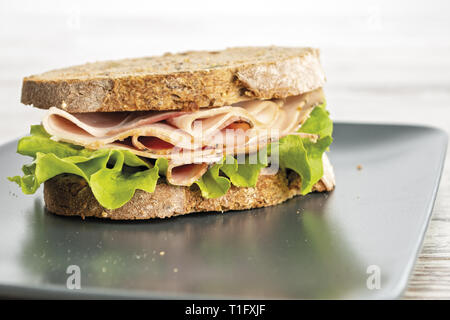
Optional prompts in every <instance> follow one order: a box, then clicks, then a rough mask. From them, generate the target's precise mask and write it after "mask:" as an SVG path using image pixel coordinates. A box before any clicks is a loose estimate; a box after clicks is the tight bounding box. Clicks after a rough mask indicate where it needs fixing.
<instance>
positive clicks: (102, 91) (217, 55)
mask: <svg viewBox="0 0 450 320" xmlns="http://www.w3.org/2000/svg"><path fill="white" fill-rule="evenodd" d="M324 82H325V75H324V72H323V69H322V66H321V64H320V59H319V50H318V49H313V48H282V47H274V46H272V47H239V48H229V49H226V50H222V51H189V52H183V53H177V54H170V53H167V54H165V55H163V56H155V57H145V58H135V59H124V60H117V61H104V62H95V63H87V64H84V65H80V66H74V67H69V68H65V69H59V70H53V71H49V72H46V73H42V74H39V75H33V76H30V77H26V78H24V80H23V86H22V98H21V101H22V103H24V104H30V105H33V106H34V107H37V108H42V109H48V108H50V107H57V108H61V109H64V110H65V111H67V112H70V113H81V112H109V111H141V110H187V111H192V110H198V109H199V108H202V107H218V106H223V105H229V104H232V103H236V102H239V101H244V100H248V99H272V98H285V97H288V96H292V95H298V94H302V93H305V92H309V91H312V90H315V89H317V88H320V87H322V86H323V84H324Z"/></svg>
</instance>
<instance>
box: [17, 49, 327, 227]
mask: <svg viewBox="0 0 450 320" xmlns="http://www.w3.org/2000/svg"><path fill="white" fill-rule="evenodd" d="M324 83H325V75H324V71H323V69H322V66H321V63H320V57H319V50H317V49H313V48H282V47H275V46H272V47H239V48H229V49H226V50H222V51H190V52H183V53H177V54H171V53H166V54H164V55H162V56H153V57H144V58H134V59H123V60H117V61H103V62H95V63H87V64H84V65H79V66H73V67H69V68H65V69H59V70H53V71H49V72H46V73H42V74H39V75H33V76H30V77H26V78H24V80H23V86H22V96H21V102H22V103H24V104H26V105H33V106H34V107H36V108H41V109H47V112H46V115H45V116H44V118H43V120H42V122H41V124H39V125H33V126H31V130H30V135H28V136H25V137H23V138H22V139H20V140H19V142H18V146H17V152H18V153H19V154H21V155H24V156H28V157H30V162H29V163H28V164H26V165H24V166H23V167H22V171H23V175H21V176H19V175H18V176H14V177H10V178H9V179H10V180H11V181H13V182H16V183H17V184H18V185H19V186H20V187H21V189H22V191H23V193H25V194H33V193H35V192H36V191H37V189H38V188H39V186H40V185H41V184H43V185H44V191H43V192H44V200H45V206H46V208H47V210H48V211H49V212H52V213H55V214H58V215H68V216H81V217H82V218H83V219H84V218H85V217H98V218H108V219H117V220H133V219H151V218H168V217H173V216H177V215H183V214H187V213H193V212H209V211H220V212H223V211H228V210H244V209H252V208H258V207H265V206H272V205H277V204H280V203H281V202H284V201H286V200H288V199H290V198H292V197H294V196H305V195H306V194H308V193H310V192H326V191H331V190H333V189H334V187H335V178H334V173H333V168H332V166H331V164H330V162H329V159H328V157H327V155H326V152H327V151H328V150H329V147H330V144H331V143H332V141H333V139H332V131H333V123H332V121H331V119H330V117H329V112H328V111H327V109H326V101H325V97H324V94H323V90H322V87H323V85H324Z"/></svg>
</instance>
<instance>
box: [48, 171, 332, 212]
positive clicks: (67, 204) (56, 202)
mask: <svg viewBox="0 0 450 320" xmlns="http://www.w3.org/2000/svg"><path fill="white" fill-rule="evenodd" d="M331 189H332V188H331ZM331 189H330V188H329V190H327V188H326V186H325V184H324V183H322V182H321V181H319V182H318V183H316V184H315V185H314V187H313V191H318V192H322V191H331ZM299 194H300V178H299V176H298V175H297V174H296V173H294V172H292V171H291V172H289V173H286V172H285V171H284V170H280V171H279V172H278V173H277V174H276V175H261V176H260V177H259V179H258V182H257V184H256V186H255V187H254V188H238V187H235V186H232V187H231V188H230V190H229V191H228V193H227V194H225V195H224V196H222V197H219V198H216V199H205V198H203V197H202V196H201V193H200V190H199V189H198V188H197V187H196V186H195V185H194V186H192V187H180V186H172V185H168V184H167V183H165V182H164V181H161V180H160V182H159V183H158V184H157V186H156V189H155V191H154V192H153V193H148V192H145V191H142V190H137V191H136V193H135V195H134V196H133V198H132V199H131V200H130V201H129V202H127V203H126V204H125V205H124V206H122V207H120V208H118V209H114V210H108V209H105V208H103V207H102V206H101V205H100V204H99V203H98V201H97V200H96V199H95V197H94V195H93V194H92V191H91V189H90V188H89V186H88V184H87V183H86V181H85V180H84V179H83V178H81V177H78V176H76V175H71V174H63V175H58V176H56V177H54V178H52V179H50V180H48V181H46V182H45V183H44V200H45V205H46V207H47V210H48V211H50V212H52V213H55V214H58V215H65V216H81V217H82V218H83V219H84V218H85V217H97V218H105V219H112V220H138V219H139V220H141V219H152V218H169V217H172V216H178V215H184V214H188V213H192V212H206V211H221V212H223V211H229V210H245V209H252V208H259V207H267V206H273V205H277V204H279V203H281V202H284V201H286V200H288V199H290V198H292V197H294V196H296V195H299Z"/></svg>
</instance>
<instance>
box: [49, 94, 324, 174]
mask: <svg viewBox="0 0 450 320" xmlns="http://www.w3.org/2000/svg"><path fill="white" fill-rule="evenodd" d="M322 101H323V94H322V91H321V89H318V90H315V91H312V92H309V93H306V94H303V95H299V96H294V97H289V98H287V99H275V100H251V101H245V102H240V103H237V104H234V105H232V106H225V107H217V108H211V109H202V110H200V111H195V112H179V111H168V112H158V111H147V112H97V113H83V114H70V113H68V112H66V111H64V110H61V109H58V108H50V109H49V112H48V114H47V115H46V116H45V118H44V119H43V126H44V128H45V130H46V131H47V132H48V133H49V134H51V135H52V136H53V139H55V140H60V141H65V142H69V143H73V144H77V145H81V146H84V147H86V148H90V149H100V148H120V149H127V150H130V151H131V152H133V153H135V154H137V155H139V156H142V157H147V158H155V159H156V158H160V157H164V158H167V159H168V160H169V161H172V162H174V163H177V164H188V163H200V162H204V163H211V162H213V161H214V159H217V158H218V159H219V160H220V158H221V157H223V155H225V154H240V153H252V152H256V151H258V150H259V149H260V148H262V147H265V145H267V143H270V141H272V140H274V139H275V140H276V139H278V138H280V137H282V136H284V135H287V134H291V133H293V132H295V130H296V129H297V128H298V127H299V126H300V125H301V123H303V122H304V121H305V120H306V119H307V118H308V116H309V114H310V112H311V111H312V109H313V108H314V106H315V105H317V104H318V103H320V102H322ZM312 138H313V139H314V137H312ZM186 170H187V169H186ZM187 171H189V170H187Z"/></svg>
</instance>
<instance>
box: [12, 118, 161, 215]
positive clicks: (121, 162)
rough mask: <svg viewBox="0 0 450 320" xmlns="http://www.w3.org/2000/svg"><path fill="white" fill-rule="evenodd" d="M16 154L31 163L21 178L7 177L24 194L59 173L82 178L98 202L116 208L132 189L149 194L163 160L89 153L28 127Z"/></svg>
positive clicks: (126, 153) (106, 151)
mask: <svg viewBox="0 0 450 320" xmlns="http://www.w3.org/2000/svg"><path fill="white" fill-rule="evenodd" d="M17 152H18V153H20V154H22V155H27V156H31V157H33V158H34V161H33V163H32V164H30V165H25V166H23V167H22V171H23V173H24V175H23V176H22V177H21V176H15V177H10V178H9V180H10V181H13V182H16V183H17V184H18V185H19V186H20V187H21V188H22V192H23V193H25V194H32V193H34V192H36V190H37V189H38V188H39V186H40V185H41V184H42V183H44V182H45V181H47V180H49V179H51V178H53V177H55V176H57V175H59V174H63V173H69V174H75V175H78V176H80V177H82V178H83V179H85V180H86V181H87V182H88V184H89V186H90V187H91V189H92V192H93V194H94V196H95V198H96V199H97V200H98V202H99V203H100V204H101V205H102V206H103V207H105V208H108V209H116V208H119V207H121V206H123V205H124V204H125V203H127V202H128V201H129V200H130V199H131V198H132V197H133V195H134V193H135V191H136V189H141V190H145V191H147V192H153V191H154V190H155V187H156V183H157V180H158V178H159V171H160V168H159V166H158V165H161V167H162V170H164V168H166V169H165V170H167V160H165V159H158V160H157V161H156V163H155V165H154V166H151V165H150V164H149V163H147V162H146V161H145V160H143V159H141V158H139V157H138V156H136V155H135V154H133V153H131V152H129V151H127V150H109V149H101V150H95V151H94V150H89V149H85V148H81V147H78V146H74V145H71V144H69V143H64V142H56V141H53V140H51V139H50V136H49V135H48V134H47V133H46V132H45V130H44V129H43V128H42V127H41V126H32V128H31V131H30V136H27V137H24V138H22V139H21V140H20V141H19V143H18V147H17Z"/></svg>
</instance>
